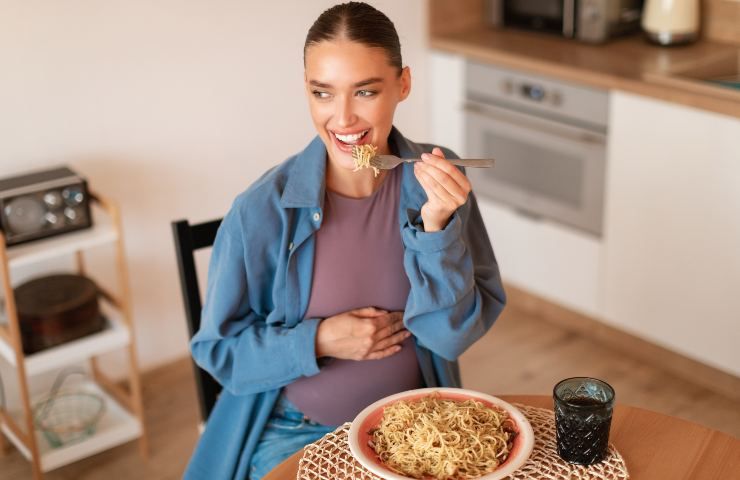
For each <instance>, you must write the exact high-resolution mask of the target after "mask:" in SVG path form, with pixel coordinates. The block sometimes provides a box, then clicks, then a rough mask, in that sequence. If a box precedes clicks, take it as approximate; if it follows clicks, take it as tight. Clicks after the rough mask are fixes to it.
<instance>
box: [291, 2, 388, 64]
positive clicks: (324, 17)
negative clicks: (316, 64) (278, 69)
mask: <svg viewBox="0 0 740 480" xmlns="http://www.w3.org/2000/svg"><path fill="white" fill-rule="evenodd" d="M342 36H344V37H345V38H347V39H348V40H350V41H353V42H358V43H362V44H364V45H367V46H368V47H379V48H382V49H383V50H385V52H386V54H387V55H388V60H389V62H390V64H391V66H393V67H396V68H397V69H398V73H399V74H400V73H401V70H402V69H403V62H402V60H401V42H400V41H399V40H398V33H397V32H396V27H395V26H394V25H393V22H391V20H390V19H389V18H388V17H387V16H386V15H385V14H384V13H383V12H381V11H380V10H378V9H376V8H375V7H373V6H371V5H368V4H367V3H364V2H347V3H342V4H339V5H335V6H333V7H331V8H329V9H328V10H325V11H324V12H323V13H322V14H321V15H319V18H317V19H316V21H315V22H314V23H313V25H311V28H310V29H309V30H308V35H306V43H305V44H304V46H303V65H304V66H305V65H306V51H307V50H308V48H309V47H310V46H311V45H315V44H317V43H319V42H322V41H324V40H334V39H336V38H339V37H342Z"/></svg>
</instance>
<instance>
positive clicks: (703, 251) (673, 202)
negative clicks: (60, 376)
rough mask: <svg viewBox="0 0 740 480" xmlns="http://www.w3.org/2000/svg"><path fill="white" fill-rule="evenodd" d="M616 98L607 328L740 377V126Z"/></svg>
mask: <svg viewBox="0 0 740 480" xmlns="http://www.w3.org/2000/svg"><path fill="white" fill-rule="evenodd" d="M611 98H612V103H611V106H610V112H611V118H610V129H611V131H610V135H609V141H608V158H609V163H608V167H607V169H608V170H607V179H608V183H607V198H606V212H605V236H604V253H605V261H604V262H605V263H604V271H605V277H604V282H605V287H604V288H605V290H604V292H605V293H604V315H603V320H605V321H607V322H608V323H611V324H613V325H615V326H617V327H618V328H620V329H623V330H626V331H628V332H631V333H633V334H636V335H638V336H640V337H643V338H646V339H649V340H650V341H652V342H654V343H656V344H659V345H662V346H665V347H667V348H669V349H671V350H674V351H677V352H680V353H683V354H685V355H686V356H688V357H692V358H695V359H697V360H699V361H702V362H704V363H706V364H709V365H712V366H715V367H717V368H719V369H721V370H724V371H726V372H729V373H731V374H734V375H740V349H738V345H740V295H739V294H738V287H739V286H740V120H739V119H737V118H734V117H729V116H724V115H720V114H715V113H710V112H707V111H703V110H698V109H693V108H689V107H684V106H679V105H677V104H672V103H667V102H663V101H659V100H655V99H651V98H648V97H642V96H638V95H633V94H628V93H623V92H613V95H612V97H611Z"/></svg>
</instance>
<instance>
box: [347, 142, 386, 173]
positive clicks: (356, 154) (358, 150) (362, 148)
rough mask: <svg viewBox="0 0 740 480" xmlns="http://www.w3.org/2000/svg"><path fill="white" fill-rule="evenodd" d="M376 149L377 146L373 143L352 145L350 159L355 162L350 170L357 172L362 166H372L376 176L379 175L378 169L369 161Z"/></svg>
mask: <svg viewBox="0 0 740 480" xmlns="http://www.w3.org/2000/svg"><path fill="white" fill-rule="evenodd" d="M377 151H378V147H376V146H375V145H370V144H365V145H354V146H353V147H352V159H353V160H354V162H355V169H354V170H352V171H353V172H357V171H359V170H361V169H363V168H372V169H373V173H374V174H375V176H376V177H377V176H378V175H380V169H379V168H377V167H376V166H374V165H373V164H372V163H371V160H372V159H373V157H374V156H375V154H376V152H377Z"/></svg>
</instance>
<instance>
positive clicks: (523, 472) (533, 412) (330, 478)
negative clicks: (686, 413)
mask: <svg viewBox="0 0 740 480" xmlns="http://www.w3.org/2000/svg"><path fill="white" fill-rule="evenodd" d="M514 405H515V406H516V407H517V408H518V409H519V410H521V412H522V413H523V414H524V416H525V417H527V420H529V423H531V424H532V429H533V430H534V438H535V443H534V449H533V450H532V455H531V456H530V457H529V459H528V460H527V463H525V464H524V465H522V467H521V468H520V469H519V470H517V471H516V472H514V473H513V474H511V475H510V476H508V477H506V479H507V480H576V479H577V480H627V479H628V478H629V473H627V466H626V465H625V463H624V459H623V458H622V455H620V454H619V452H618V451H617V449H616V448H614V445H612V444H609V453H608V454H607V457H606V459H604V461H602V462H600V463H598V464H596V465H591V466H588V467H584V466H582V465H572V464H570V463H568V462H566V461H565V460H563V459H561V458H560V457H559V456H558V452H557V447H556V445H555V418H554V415H553V412H552V410H548V409H545V408H537V407H530V406H527V405H520V404H516V403H515V404H514ZM349 426H350V423H345V424H344V425H342V426H340V427H339V428H337V429H336V430H334V431H333V432H330V433H328V434H326V435H324V437H322V438H321V439H319V440H318V441H316V442H314V443H312V444H310V445H307V446H306V447H305V448H304V450H303V457H302V458H301V460H300V462H299V463H298V476H297V480H382V479H380V477H378V476H376V475H374V474H373V473H370V471H368V470H367V469H365V467H363V466H362V465H360V464H359V463H358V462H357V461H356V460H355V459H354V457H353V456H352V454H351V453H350V451H349V444H348V443H347V434H348V433H349Z"/></svg>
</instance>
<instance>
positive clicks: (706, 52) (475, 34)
mask: <svg viewBox="0 0 740 480" xmlns="http://www.w3.org/2000/svg"><path fill="white" fill-rule="evenodd" d="M430 46H431V47H432V48H434V49H436V50H441V51H445V52H450V53H455V54H461V55H464V56H465V57H467V58H470V59H473V60H477V61H481V62H484V63H491V64H495V65H498V66H502V67H508V68H512V69H519V70H523V71H528V72H530V73H536V74H542V75H547V76H551V77H554V78H557V79H561V80H568V81H573V82H577V83H581V84H585V85H591V86H594V87H600V88H605V89H616V90H622V91H626V92H631V93H636V94H638V95H644V96H648V97H654V98H658V99H661V100H666V101H669V102H675V103H679V104H683V105H688V106H691V107H695V108H700V109H704V110H709V111H712V112H716V113H721V114H724V115H730V116H733V117H736V118H740V92H735V91H732V90H730V89H726V88H721V87H707V86H703V85H702V86H701V87H699V88H703V89H704V92H698V91H694V89H692V88H683V86H682V85H680V83H681V82H678V84H671V83H670V82H671V81H673V78H671V77H670V76H667V75H668V74H670V73H671V72H675V71H676V70H679V69H685V68H687V67H691V66H693V65H696V64H699V63H702V62H706V61H708V60H711V59H713V58H719V57H721V56H727V55H732V54H733V53H737V52H739V51H740V47H738V46H735V45H731V44H724V43H717V42H711V41H706V40H701V41H698V42H696V43H693V44H691V45H687V46H676V47H659V46H656V45H652V44H650V43H648V42H647V41H646V40H645V39H644V37H643V36H642V35H640V34H635V35H630V36H627V37H623V38H619V39H613V40H611V41H610V42H608V43H605V44H599V45H591V44H586V43H582V42H578V41H574V40H568V39H565V38H561V37H557V36H554V35H549V34H544V33H539V32H529V31H519V30H514V29H505V28H501V29H495V28H492V27H490V28H489V27H475V28H469V29H466V30H465V31H464V32H461V33H445V34H440V33H436V34H432V35H431V38H430ZM661 80H664V81H665V80H668V82H665V83H664V82H663V81H661ZM692 83H693V82H692ZM689 87H692V85H689ZM707 88H708V89H709V90H707ZM707 91H709V94H707V93H706V92H707ZM735 96H736V97H737V99H735V98H734V97H735Z"/></svg>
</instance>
